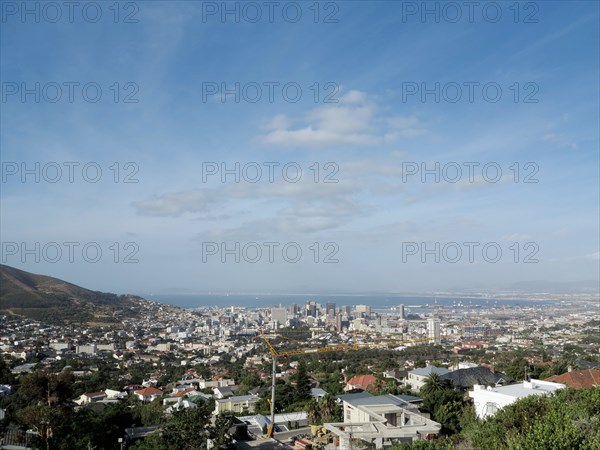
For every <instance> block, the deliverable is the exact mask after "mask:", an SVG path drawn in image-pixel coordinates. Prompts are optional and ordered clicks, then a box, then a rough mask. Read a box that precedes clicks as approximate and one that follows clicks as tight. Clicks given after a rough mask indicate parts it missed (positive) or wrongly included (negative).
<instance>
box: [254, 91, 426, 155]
mask: <svg viewBox="0 0 600 450" xmlns="http://www.w3.org/2000/svg"><path fill="white" fill-rule="evenodd" d="M298 122H302V125H301V126H300V127H296V128H292V126H291V122H290V120H289V119H287V118H285V120H284V119H283V118H282V117H281V115H277V116H275V117H273V118H272V119H271V120H269V122H268V123H269V124H270V125H271V126H270V127H269V128H268V129H269V130H270V132H268V133H267V134H265V135H263V136H261V140H262V141H263V142H265V143H267V144H273V145H280V146H301V147H322V146H327V145H363V146H369V145H376V144H379V143H385V142H392V141H395V140H397V139H399V138H413V137H417V136H422V135H424V134H426V133H427V130H426V128H425V127H424V126H423V125H422V124H421V123H420V121H419V120H418V119H417V118H416V117H414V116H410V117H402V116H397V117H392V118H385V117H384V116H383V114H382V113H381V112H380V108H378V107H377V105H376V104H375V102H374V101H372V100H371V99H370V98H369V97H368V96H367V94H365V93H364V92H361V91H356V90H352V91H349V92H348V93H347V94H346V95H344V96H342V97H341V98H340V102H339V104H336V105H326V106H321V107H318V108H315V109H313V110H311V111H309V112H308V113H307V114H306V115H305V116H304V118H303V119H302V120H299V121H298Z"/></svg>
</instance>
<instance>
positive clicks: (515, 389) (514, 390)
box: [469, 380, 565, 419]
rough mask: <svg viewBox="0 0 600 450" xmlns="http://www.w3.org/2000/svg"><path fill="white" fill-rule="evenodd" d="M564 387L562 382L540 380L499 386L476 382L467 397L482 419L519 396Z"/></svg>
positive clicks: (549, 392) (544, 393) (542, 392)
mask: <svg viewBox="0 0 600 450" xmlns="http://www.w3.org/2000/svg"><path fill="white" fill-rule="evenodd" d="M564 387H565V385H564V384H560V383H552V382H550V381H541V380H531V381H523V383H521V384H509V385H508V386H499V387H491V386H488V387H485V386H482V385H480V384H476V385H475V386H473V390H472V391H469V397H471V398H472V399H473V404H474V405H475V413H476V415H477V418H479V419H484V418H486V417H488V416H492V415H494V414H495V413H496V412H497V411H498V410H499V409H502V408H503V407H505V406H506V405H510V404H511V403H514V402H516V401H517V400H519V399H521V398H525V397H529V396H530V395H546V394H551V393H553V392H556V391H557V390H559V389H563V388H564Z"/></svg>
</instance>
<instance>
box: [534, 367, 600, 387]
mask: <svg viewBox="0 0 600 450" xmlns="http://www.w3.org/2000/svg"><path fill="white" fill-rule="evenodd" d="M545 381H552V382H554V383H561V384H566V385H567V386H569V387H572V388H575V389H585V388H592V387H594V386H600V370H597V369H587V370H573V371H570V372H566V373H563V374H560V375H552V376H551V377H548V378H546V379H545Z"/></svg>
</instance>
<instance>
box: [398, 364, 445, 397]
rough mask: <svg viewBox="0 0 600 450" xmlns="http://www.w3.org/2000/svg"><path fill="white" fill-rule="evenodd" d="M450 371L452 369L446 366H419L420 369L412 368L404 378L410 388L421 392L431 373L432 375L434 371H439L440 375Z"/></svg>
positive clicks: (405, 383)
mask: <svg viewBox="0 0 600 450" xmlns="http://www.w3.org/2000/svg"><path fill="white" fill-rule="evenodd" d="M448 372H450V371H449V370H448V369H446V368H444V367H436V366H427V367H419V368H418V369H413V370H410V371H409V372H408V373H407V374H406V378H405V379H404V385H405V386H408V385H410V388H411V389H412V390H413V391H415V392H419V391H420V390H421V388H422V387H423V385H424V384H425V381H426V380H427V377H429V375H431V374H432V373H437V374H438V375H446V374H447V373H448Z"/></svg>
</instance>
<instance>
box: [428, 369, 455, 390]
mask: <svg viewBox="0 0 600 450" xmlns="http://www.w3.org/2000/svg"><path fill="white" fill-rule="evenodd" d="M446 389H452V382H451V381H450V380H446V379H443V378H440V376H439V375H438V374H437V373H435V372H431V373H430V374H429V376H428V377H427V379H426V380H425V383H424V384H423V387H421V393H422V394H424V395H431V394H434V393H436V392H439V391H444V390H446Z"/></svg>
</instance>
